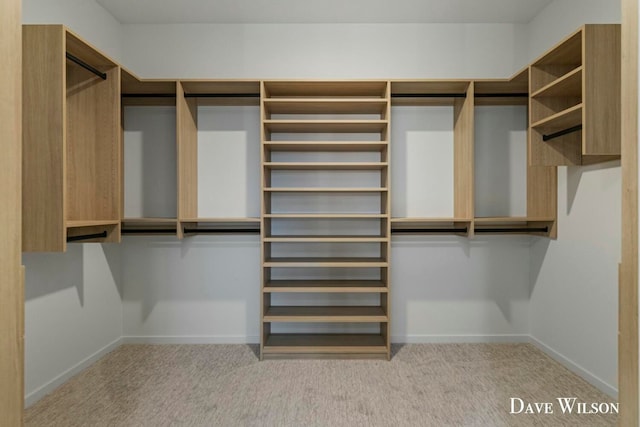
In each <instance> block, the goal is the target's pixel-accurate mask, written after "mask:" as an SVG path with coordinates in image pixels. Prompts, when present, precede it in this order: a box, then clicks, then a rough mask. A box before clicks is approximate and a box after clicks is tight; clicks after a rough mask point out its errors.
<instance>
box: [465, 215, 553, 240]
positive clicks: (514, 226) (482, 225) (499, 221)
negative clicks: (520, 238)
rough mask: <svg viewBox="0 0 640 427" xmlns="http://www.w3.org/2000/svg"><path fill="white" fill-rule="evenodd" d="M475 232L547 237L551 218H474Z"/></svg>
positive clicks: (551, 222)
mask: <svg viewBox="0 0 640 427" xmlns="http://www.w3.org/2000/svg"><path fill="white" fill-rule="evenodd" d="M474 223H475V226H474V228H475V232H476V233H482V234H530V235H538V236H549V235H550V234H551V233H552V231H553V228H554V224H555V218H553V217H483V218H475V219H474Z"/></svg>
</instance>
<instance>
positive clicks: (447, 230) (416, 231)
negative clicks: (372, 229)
mask: <svg viewBox="0 0 640 427" xmlns="http://www.w3.org/2000/svg"><path fill="white" fill-rule="evenodd" d="M466 232H467V227H464V228H401V229H397V230H391V233H394V234H395V233H411V234H420V233H466Z"/></svg>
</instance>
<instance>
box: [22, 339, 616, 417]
mask: <svg viewBox="0 0 640 427" xmlns="http://www.w3.org/2000/svg"><path fill="white" fill-rule="evenodd" d="M256 351H257V348H256V347H255V346H247V345H156V346H153V345H125V346H122V347H120V348H118V349H117V350H115V351H114V352H112V353H110V354H108V355H107V356H105V357H104V358H103V359H101V360H100V361H98V362H97V363H96V364H94V365H93V366H91V367H90V368H89V369H87V370H85V371H84V372H82V373H80V374H79V375H77V376H76V377H74V378H72V379H71V380H70V381H69V382H67V383H66V384H64V385H63V386H61V387H60V388H59V389H57V390H56V391H55V392H53V393H52V394H50V395H48V396H46V397H45V398H44V399H42V400H41V401H39V402H38V403H37V404H35V405H34V406H32V407H31V408H29V409H28V410H27V411H26V413H25V420H26V425H27V426H64V427H68V426H224V427H227V426H332V427H333V426H385V427H386V426H392V427H400V426H520V425H522V426H526V425H536V426H540V425H545V426H546V425H548V426H565V425H575V426H578V425H580V426H606V425H615V424H616V422H617V417H616V416H615V415H602V414H599V415H586V414H583V415H576V414H573V415H563V414H558V412H561V411H560V408H559V407H558V405H557V401H556V398H557V397H577V398H578V401H584V402H589V403H591V402H612V399H611V398H610V397H608V396H606V395H604V394H602V393H601V392H599V391H598V390H596V389H595V388H594V387H592V386H591V385H589V384H588V383H586V382H585V381H584V380H582V379H581V378H579V377H577V376H575V375H574V374H572V373H571V372H569V371H568V370H566V369H565V368H564V367H562V366H561V365H559V364H558V363H556V362H555V361H553V360H552V359H550V358H549V357H547V356H546V355H545V354H543V353H542V352H540V351H539V350H537V349H536V348H535V347H533V346H531V345H529V344H421V345H402V346H400V345H399V346H395V347H394V357H393V359H392V360H391V361H390V362H386V361H366V360H277V361H264V362H259V361H258V359H257V358H256V354H255V353H256ZM510 397H520V398H522V399H523V400H525V401H530V402H556V405H555V411H556V413H555V414H554V415H524V414H520V415H509V398H510Z"/></svg>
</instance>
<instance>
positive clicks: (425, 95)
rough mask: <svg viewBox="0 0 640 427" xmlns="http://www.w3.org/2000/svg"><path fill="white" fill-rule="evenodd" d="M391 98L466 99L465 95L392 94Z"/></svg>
mask: <svg viewBox="0 0 640 427" xmlns="http://www.w3.org/2000/svg"><path fill="white" fill-rule="evenodd" d="M391 97H392V98H466V97H467V94H466V93H392V94H391Z"/></svg>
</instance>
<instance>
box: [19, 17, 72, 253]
mask: <svg viewBox="0 0 640 427" xmlns="http://www.w3.org/2000/svg"><path fill="white" fill-rule="evenodd" d="M22 35H23V37H22V49H23V52H24V55H23V57H22V66H23V71H24V72H23V79H22V99H23V114H22V123H23V126H22V127H23V146H22V151H23V153H22V155H23V161H22V166H23V167H22V187H23V193H22V194H23V198H22V203H23V210H22V230H23V233H22V235H23V237H22V239H23V241H22V246H23V250H24V251H27V252H37V251H38V252H39V251H52V252H62V251H64V250H65V249H66V241H65V233H66V225H65V220H66V212H65V202H64V200H65V198H66V183H65V174H66V158H67V155H66V141H65V140H66V107H65V93H66V66H65V58H64V52H65V32H64V30H63V27H62V26H61V25H55V26H51V25H48V26H45V25H29V26H25V27H23V30H22Z"/></svg>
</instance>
